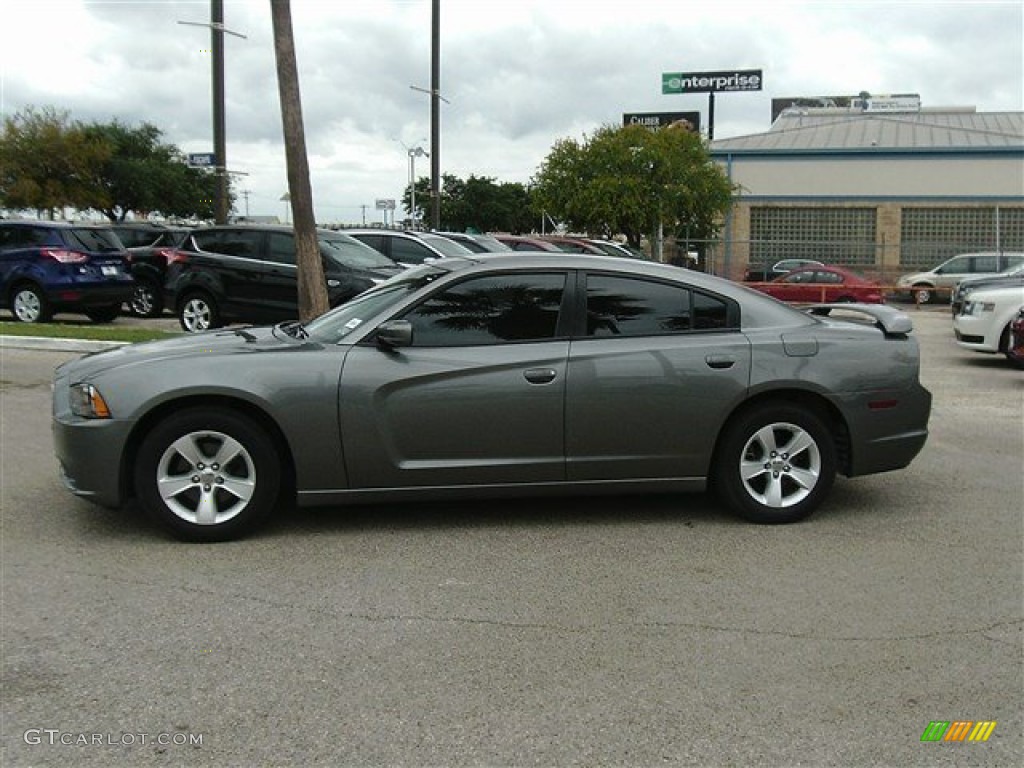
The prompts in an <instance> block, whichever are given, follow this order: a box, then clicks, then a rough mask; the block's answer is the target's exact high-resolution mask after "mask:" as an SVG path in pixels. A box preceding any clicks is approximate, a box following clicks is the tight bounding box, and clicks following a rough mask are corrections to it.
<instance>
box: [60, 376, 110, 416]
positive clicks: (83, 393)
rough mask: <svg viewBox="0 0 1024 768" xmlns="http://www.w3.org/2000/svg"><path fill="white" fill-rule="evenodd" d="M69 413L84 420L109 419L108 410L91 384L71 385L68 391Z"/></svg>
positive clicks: (105, 403)
mask: <svg viewBox="0 0 1024 768" xmlns="http://www.w3.org/2000/svg"><path fill="white" fill-rule="evenodd" d="M69 394H70V397H71V412H72V413H73V414H75V415H76V416H81V417H82V418H85V419H109V418H110V408H108V407H107V401H106V400H104V399H103V395H101V394H100V391H99V390H98V389H96V387H94V386H93V385H92V384H84V383H83V384H73V385H72V386H71V388H70V390H69Z"/></svg>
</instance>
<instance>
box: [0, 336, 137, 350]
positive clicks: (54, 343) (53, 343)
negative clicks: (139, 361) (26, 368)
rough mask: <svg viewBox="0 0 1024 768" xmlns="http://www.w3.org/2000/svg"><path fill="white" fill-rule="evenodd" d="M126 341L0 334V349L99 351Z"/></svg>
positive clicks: (114, 347)
mask: <svg viewBox="0 0 1024 768" xmlns="http://www.w3.org/2000/svg"><path fill="white" fill-rule="evenodd" d="M126 344H128V342H126V341H99V340H96V339H51V338H44V337H41V336H0V349H37V350H44V351H47V352H101V351H102V350H104V349H116V348H117V347H123V346H125V345H126Z"/></svg>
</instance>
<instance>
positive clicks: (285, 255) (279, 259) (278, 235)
mask: <svg viewBox="0 0 1024 768" xmlns="http://www.w3.org/2000/svg"><path fill="white" fill-rule="evenodd" d="M267 247H268V251H267V260H268V261H273V262H276V263H277V264H294V263H295V235H293V234H291V233H290V232H271V233H270V238H269V239H268V241H267Z"/></svg>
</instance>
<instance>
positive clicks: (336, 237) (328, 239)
mask: <svg viewBox="0 0 1024 768" xmlns="http://www.w3.org/2000/svg"><path fill="white" fill-rule="evenodd" d="M317 239H318V241H319V242H320V253H321V254H322V255H323V256H324V258H327V259H331V260H332V261H335V262H338V263H339V264H343V265H344V266H346V267H350V268H352V269H397V268H398V265H397V264H395V262H393V261H392V260H391V259H389V258H388V257H387V256H385V255H384V254H383V253H381V252H380V251H375V250H374V249H373V248H371V247H370V246H368V245H366V244H365V243H361V242H359V241H358V240H356V239H355V238H354V237H350V236H349V235H343V234H340V233H336V234H332V235H320V236H319V237H318V238H317Z"/></svg>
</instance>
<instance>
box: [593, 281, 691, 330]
mask: <svg viewBox="0 0 1024 768" xmlns="http://www.w3.org/2000/svg"><path fill="white" fill-rule="evenodd" d="M688 330H690V291H689V290H688V289H686V288H680V287H678V286H674V285H666V284H665V283H655V282H651V281H649V280H634V279H631V278H624V277H610V276H607V275H589V276H588V277H587V335H588V336H655V335H660V334H665V333H676V332H679V331H688Z"/></svg>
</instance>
